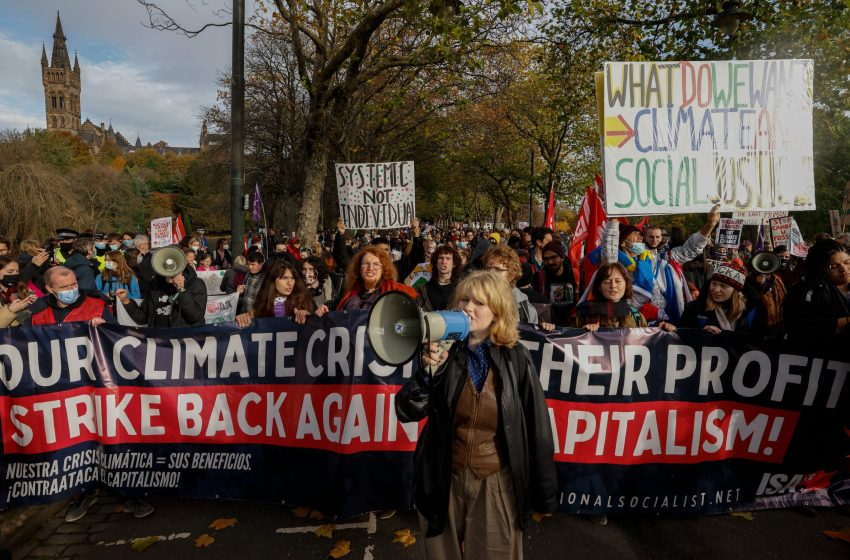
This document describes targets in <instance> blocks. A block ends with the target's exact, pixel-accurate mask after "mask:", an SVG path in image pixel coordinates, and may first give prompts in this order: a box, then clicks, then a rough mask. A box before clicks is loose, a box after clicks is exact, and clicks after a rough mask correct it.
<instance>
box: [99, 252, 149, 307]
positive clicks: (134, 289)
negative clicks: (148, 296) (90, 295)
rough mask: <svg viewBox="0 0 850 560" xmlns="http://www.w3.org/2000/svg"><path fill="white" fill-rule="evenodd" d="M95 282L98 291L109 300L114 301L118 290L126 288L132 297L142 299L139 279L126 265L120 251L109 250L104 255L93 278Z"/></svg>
mask: <svg viewBox="0 0 850 560" xmlns="http://www.w3.org/2000/svg"><path fill="white" fill-rule="evenodd" d="M95 284H96V285H97V289H98V291H99V292H100V293H102V294H103V295H104V296H106V297H107V298H108V299H109V301H115V294H116V293H117V292H118V290H122V289H123V290H126V291H127V293H128V295H129V296H130V297H131V298H133V299H142V292H141V290H140V288H139V280H138V279H137V278H136V275H135V274H134V273H133V269H131V268H130V267H129V266H128V265H127V261H126V260H125V255H124V254H122V253H121V251H109V252H108V253H106V255H104V267H103V272H101V273H100V274H99V275H98V276H97V278H96V279H95Z"/></svg>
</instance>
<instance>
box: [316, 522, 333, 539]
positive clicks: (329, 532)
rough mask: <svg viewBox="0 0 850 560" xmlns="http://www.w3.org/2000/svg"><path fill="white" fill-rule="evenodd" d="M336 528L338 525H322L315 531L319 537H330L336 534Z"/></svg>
mask: <svg viewBox="0 0 850 560" xmlns="http://www.w3.org/2000/svg"><path fill="white" fill-rule="evenodd" d="M335 528H336V525H322V526H321V527H319V528H317V529H316V530H315V531H313V532H314V533H316V536H317V537H325V538H328V539H330V538H332V537H333V535H334V529H335Z"/></svg>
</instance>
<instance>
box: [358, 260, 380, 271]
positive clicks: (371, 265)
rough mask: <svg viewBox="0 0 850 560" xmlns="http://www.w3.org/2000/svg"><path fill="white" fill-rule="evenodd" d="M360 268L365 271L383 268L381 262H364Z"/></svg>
mask: <svg viewBox="0 0 850 560" xmlns="http://www.w3.org/2000/svg"><path fill="white" fill-rule="evenodd" d="M360 268H362V269H364V270H368V269H370V268H375V269H377V268H381V263H380V262H365V261H364V262H362V263H360Z"/></svg>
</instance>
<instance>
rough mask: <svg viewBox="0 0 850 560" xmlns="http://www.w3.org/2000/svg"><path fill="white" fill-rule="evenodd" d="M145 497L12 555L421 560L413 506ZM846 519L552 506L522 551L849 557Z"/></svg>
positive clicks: (111, 504)
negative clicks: (202, 540)
mask: <svg viewBox="0 0 850 560" xmlns="http://www.w3.org/2000/svg"><path fill="white" fill-rule="evenodd" d="M151 503H153V504H154V505H155V506H156V508H157V511H156V513H154V514H153V515H152V516H150V517H148V518H146V519H135V518H134V517H132V516H131V515H130V514H127V513H123V512H122V511H121V508H120V506H119V505H118V503H117V502H116V501H115V499H114V498H111V497H108V496H107V497H104V496H101V497H100V498H99V500H98V503H97V504H95V505H94V506H92V508H91V510H90V513H89V514H88V515H87V516H85V517H84V518H83V519H81V520H79V521H77V522H75V523H65V522H64V519H63V518H62V517H61V516H57V517H55V518H53V519H51V520H50V521H48V522H47V523H46V524H45V525H44V526H43V527H42V528H41V530H40V531H39V532H38V533H37V534H36V535H35V536H34V538H33V539H32V540H31V541H30V542H28V543H27V544H26V545H25V546H23V547H21V548H20V549H18V550H16V551H15V555H14V558H15V560H24V559H36V558H39V559H40V558H67V559H80V560H83V559H85V560H99V559H117V558H121V559H124V558H135V557H138V558H140V559H141V558H144V559H145V560H159V559H163V560H174V559H186V558H201V559H204V560H218V559H221V560H224V559H227V560H232V559H234V558H238V559H240V560H250V559H263V560H265V559H270V558H274V559H288V558H292V559H299V560H300V559H312V558H315V559H323V558H326V557H327V555H328V553H329V552H330V550H331V548H332V547H333V545H334V543H335V542H336V541H339V540H349V541H350V542H351V553H350V554H349V555H348V556H346V557H345V558H347V559H351V560H354V559H356V560H360V559H378V560H383V559H393V560H395V559H399V560H405V559H417V560H420V559H424V558H425V554H424V550H423V548H422V546H421V543H419V542H417V543H415V544H413V545H412V546H410V547H408V548H405V547H403V546H402V545H401V544H399V543H394V542H392V541H393V538H394V537H395V534H394V533H395V531H397V530H401V529H410V530H412V531H413V532H414V536H415V537H416V538H421V532H420V531H419V528H418V524H417V517H416V515H415V514H414V513H412V512H402V513H399V514H397V515H396V516H395V517H392V518H391V519H387V520H378V519H375V517H374V516H369V515H364V516H362V517H360V518H355V519H352V520H347V521H344V522H343V521H340V522H338V523H337V526H336V528H335V530H334V533H333V537H332V538H331V539H328V538H323V537H319V536H317V535H316V534H315V533H314V532H313V530H314V529H316V528H317V527H320V526H322V525H324V524H329V523H332V521H330V520H327V519H324V520H318V519H310V518H309V517H307V518H299V517H297V516H296V515H295V513H294V510H293V508H291V507H286V506H278V505H272V504H256V503H247V502H222V501H201V500H182V501H178V500H152V502H151ZM230 518H236V524H235V526H233V527H228V528H225V529H222V530H220V531H216V530H214V529H211V528H209V525H210V523H212V522H213V521H214V520H217V519H230ZM846 527H850V517H846V516H844V515H842V514H841V513H839V512H838V511H837V510H834V509H819V510H817V511H816V513H815V515H814V517H807V516H805V515H802V514H801V513H798V512H796V511H790V510H774V511H764V512H756V513H753V515H752V520H748V519H745V518H743V517H737V516H731V515H715V516H704V517H691V518H658V517H656V518H639V517H626V518H623V517H621V518H612V519H611V522H610V523H609V525H608V526H607V527H599V526H596V525H593V524H591V523H590V522H588V521H586V520H584V519H583V518H580V517H577V516H572V515H565V514H558V515H555V516H554V517H551V518H546V519H544V520H542V521H541V522H540V523H533V525H532V527H531V528H530V530H529V531H528V534H527V537H526V542H525V549H526V558H530V559H549V558H564V559H569V560H581V559H585V558H587V559H590V558H592V559H602V560H605V559H612V560H631V559H670V560H682V559H688V558H694V559H697V558H698V559H700V560H711V559H715V558H716V559H723V560H730V559H737V558H740V559H746V560H756V559H760V558H770V559H775V560H782V559H789V560H790V559H794V560H799V559H806V560H808V559H817V560H832V559H834V560H848V558H850V544H847V543H844V542H840V541H835V540H832V539H830V538H828V537H827V536H825V535H824V534H823V531H824V530H839V529H843V528H846ZM204 534H207V535H210V536H211V537H213V538H214V539H215V541H214V542H213V543H212V544H210V545H209V546H208V547H207V548H204V549H201V548H197V547H196V546H195V541H196V539H197V538H198V537H199V536H201V535H204ZM150 536H161V537H162V538H163V539H165V540H160V541H158V542H156V543H155V544H153V545H151V546H150V547H149V548H147V549H146V550H144V551H143V552H141V553H137V552H135V551H133V550H132V548H131V541H132V540H133V539H136V538H144V537H150ZM137 554H138V556H136V555H137Z"/></svg>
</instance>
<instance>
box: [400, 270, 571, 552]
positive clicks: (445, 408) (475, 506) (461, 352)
mask: <svg viewBox="0 0 850 560" xmlns="http://www.w3.org/2000/svg"><path fill="white" fill-rule="evenodd" d="M453 303H454V305H451V306H450V308H455V309H460V310H462V311H464V312H465V313H466V314H467V316H468V317H469V320H470V335H469V339H468V340H467V341H466V343H464V342H459V343H455V344H454V345H453V347H452V349H451V350H450V351H449V352H443V351H442V350H441V349H440V347H439V345H437V344H432V345H431V346H430V347H429V349H428V351H427V352H425V354H424V355H423V358H422V363H423V365H424V366H430V367H432V368H434V369H435V372H434V374H433V375H430V374H429V373H427V372H426V371H425V370H424V369H420V370H419V371H418V372H417V374H416V375H415V376H414V377H413V378H412V379H411V380H410V381H408V383H407V384H405V386H404V387H403V388H402V389H401V391H400V392H399V394H398V395H397V396H396V400H395V404H396V412H397V414H398V416H399V418H400V419H401V420H402V421H403V422H416V421H419V420H421V419H423V418H425V417H426V416H427V418H428V422H427V423H426V424H425V428H424V430H423V432H422V435H421V436H420V438H419V443H418V445H417V448H416V458H415V466H414V487H415V488H414V500H415V504H416V508H417V509H418V511H419V513H420V520H421V523H422V527H423V531H425V533H426V538H425V549H426V551H427V553H428V557H429V558H434V559H436V558H439V559H441V560H442V559H461V558H487V559H488V560H490V559H500V558H505V559H518V558H521V557H522V531H523V530H524V529H525V528H526V527H527V524H528V520H529V518H530V516H531V513H532V512H533V511H538V512H542V513H548V512H552V511H554V510H555V508H556V493H557V478H556V474H555V463H554V458H553V454H554V447H553V443H552V431H551V426H550V422H549V414H548V411H547V407H546V400H545V397H544V395H543V390H542V388H541V386H540V381H539V379H538V377H537V371H536V369H535V368H534V365H533V364H532V362H531V356H530V354H529V353H528V350H527V349H526V348H525V347H524V346H523V345H522V344H519V333H518V331H517V325H518V314H517V306H516V303H515V302H514V298H513V295H512V294H511V291H510V288H509V287H508V284H507V283H506V282H505V281H504V280H502V279H501V278H500V277H499V276H497V275H496V274H495V273H493V272H487V271H479V272H473V273H471V274H470V275H469V276H467V277H466V278H464V279H463V280H461V281H460V282H459V283H458V286H457V288H456V290H455V295H454V300H453Z"/></svg>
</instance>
